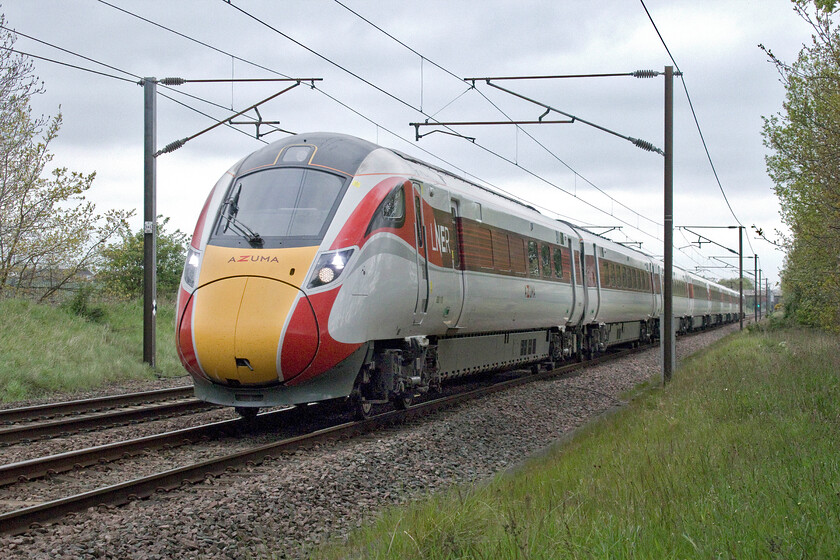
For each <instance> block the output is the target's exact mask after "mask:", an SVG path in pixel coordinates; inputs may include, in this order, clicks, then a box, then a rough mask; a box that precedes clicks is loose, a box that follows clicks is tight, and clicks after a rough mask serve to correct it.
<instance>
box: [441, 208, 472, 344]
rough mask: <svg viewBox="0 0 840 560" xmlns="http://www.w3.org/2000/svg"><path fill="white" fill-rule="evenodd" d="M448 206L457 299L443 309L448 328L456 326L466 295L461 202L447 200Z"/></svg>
mask: <svg viewBox="0 0 840 560" xmlns="http://www.w3.org/2000/svg"><path fill="white" fill-rule="evenodd" d="M449 208H450V211H451V213H452V234H453V235H454V236H455V244H454V247H452V248H451V250H452V274H454V275H455V277H456V280H457V281H456V284H457V298H458V299H457V301H455V302H453V304H452V305H451V306H450V307H449V308H448V312H446V311H444V321H443V322H444V324H446V326H447V327H449V328H450V329H453V328H458V322H459V321H460V320H461V313H463V311H464V299H466V295H467V284H466V277H465V276H464V267H463V265H462V263H463V262H464V246H463V245H462V244H461V204H460V202H459V201H458V200H457V199H454V198H453V199H451V200H450V201H449Z"/></svg>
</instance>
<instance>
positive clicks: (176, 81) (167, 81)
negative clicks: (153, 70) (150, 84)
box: [158, 78, 187, 86]
mask: <svg viewBox="0 0 840 560" xmlns="http://www.w3.org/2000/svg"><path fill="white" fill-rule="evenodd" d="M158 83H159V84H162V85H165V86H182V85H184V84H185V83H187V80H185V79H184V78H162V79H160V80H158Z"/></svg>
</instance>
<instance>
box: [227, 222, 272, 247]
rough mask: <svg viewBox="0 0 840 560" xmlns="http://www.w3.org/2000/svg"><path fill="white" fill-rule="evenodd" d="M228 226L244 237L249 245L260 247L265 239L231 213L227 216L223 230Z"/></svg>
mask: <svg viewBox="0 0 840 560" xmlns="http://www.w3.org/2000/svg"><path fill="white" fill-rule="evenodd" d="M228 227H230V229H232V230H233V231H235V232H236V233H238V234H239V235H241V236H242V237H244V238H245V239H246V240H247V241H248V243H250V244H251V247H257V248H262V246H263V244H264V243H265V240H264V239H263V238H262V237H261V236H260V234H259V233H257V232H255V231H254V230H252V229H251V228H249V227H248V226H246V225H245V224H243V223H242V222H240V221H239V220H237V219H236V218H234V217H233V216H232V215H231V216H228V222H227V224H226V225H225V231H227V229H228Z"/></svg>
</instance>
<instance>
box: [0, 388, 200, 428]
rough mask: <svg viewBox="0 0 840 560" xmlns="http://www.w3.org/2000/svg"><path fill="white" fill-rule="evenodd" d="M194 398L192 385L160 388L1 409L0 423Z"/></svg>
mask: <svg viewBox="0 0 840 560" xmlns="http://www.w3.org/2000/svg"><path fill="white" fill-rule="evenodd" d="M192 395H193V387H192V385H185V386H183V387H174V388H171V389H157V390H154V391H141V392H136V393H125V394H121V395H108V396H104V397H93V398H90V399H79V400H73V401H65V402H56V403H46V404H39V405H35V406H25V407H20V408H7V409H5V410H0V423H2V424H11V423H14V422H22V421H31V420H40V419H45V418H53V417H55V416H61V415H67V414H79V413H84V412H97V411H100V410H104V409H107V408H117V407H123V406H131V405H137V404H146V403H152V402H159V401H164V400H171V399H183V398H188V397H191V396H192Z"/></svg>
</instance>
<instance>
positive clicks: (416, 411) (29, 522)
mask: <svg viewBox="0 0 840 560" xmlns="http://www.w3.org/2000/svg"><path fill="white" fill-rule="evenodd" d="M645 348H647V347H642V348H637V349H630V350H622V351H619V352H615V353H611V354H607V355H604V356H601V357H598V358H595V359H592V360H587V361H584V362H574V363H571V364H568V365H565V366H562V367H559V368H557V369H553V370H550V371H545V372H541V373H537V374H532V375H522V376H520V377H516V378H513V379H508V380H506V381H501V382H498V383H494V384H492V385H489V386H485V387H479V388H477V389H472V390H469V391H466V392H461V393H456V394H453V395H448V396H443V397H441V398H434V399H432V400H428V401H426V402H422V403H419V404H416V405H414V406H412V407H410V408H408V409H406V410H393V411H389V412H385V413H382V414H378V415H375V416H373V417H371V418H368V419H366V420H361V421H352V422H342V423H340V424H338V425H334V426H331V427H327V428H323V429H318V430H315V431H313V432H310V433H307V434H304V435H299V436H295V437H289V438H284V439H282V440H280V441H276V442H272V443H268V444H263V445H257V446H254V447H251V448H249V449H245V450H242V451H239V452H236V453H231V454H228V455H224V456H220V457H215V458H212V459H209V460H205V461H201V462H198V463H195V464H192V465H187V466H183V467H179V468H175V469H171V470H166V471H162V472H158V473H155V474H152V475H149V476H143V477H139V478H136V479H134V480H130V481H126V482H122V483H118V484H114V485H110V486H105V487H102V488H98V489H95V490H91V491H87V492H83V493H80V494H77V495H74V496H68V497H65V498H60V499H56V500H52V501H49V502H46V503H42V504H39V505H34V506H30V507H26V508H22V509H19V510H16V511H11V512H7V513H4V514H0V532H2V533H6V534H12V535H14V534H21V533H24V532H26V531H27V530H29V529H30V528H33V527H38V526H40V525H42V524H46V523H49V522H53V521H56V520H58V519H61V518H62V517H63V516H65V515H67V514H70V513H74V512H79V511H83V510H85V509H87V508H89V507H95V506H102V505H104V506H117V505H121V504H124V503H127V502H129V501H131V500H135V499H142V498H146V497H148V496H151V495H152V494H154V493H156V492H160V491H168V490H172V489H175V488H178V487H179V486H181V485H182V484H184V483H186V482H189V483H197V482H201V481H203V480H205V479H206V478H208V477H214V476H218V475H221V474H222V473H224V472H225V471H226V470H227V469H231V468H233V469H235V468H237V467H241V466H243V465H246V464H259V463H261V462H262V461H264V460H266V459H267V458H270V457H279V456H281V455H283V454H286V453H289V452H292V451H295V450H297V449H300V448H304V447H309V446H313V445H315V444H322V443H325V442H330V441H335V440H338V439H346V438H351V437H354V436H357V435H360V434H365V433H369V432H373V431H376V430H378V429H381V428H382V427H383V426H387V425H392V424H399V423H403V422H407V421H410V420H414V419H417V418H421V417H423V416H427V415H429V414H432V413H434V412H436V411H439V410H442V409H445V408H448V407H451V406H455V405H457V404H460V403H463V402H466V401H469V400H473V399H477V398H481V397H485V396H487V395H489V394H491V393H495V392H498V391H504V390H507V389H510V388H512V387H516V386H519V385H522V384H524V383H530V382H533V381H536V380H540V379H547V378H550V377H555V376H558V375H563V374H567V373H570V372H572V371H574V370H577V369H580V368H583V367H587V366H590V365H595V364H597V363H601V362H605V361H610V360H615V359H618V358H621V357H624V356H626V355H628V354H631V353H634V352H638V351H639V350H642V349H645ZM289 412H292V411H289V410H279V411H272V412H265V413H262V414H260V415H259V416H258V417H257V421H258V423H259V424H269V423H271V422H272V421H273V420H274V419H276V418H278V417H279V416H280V415H282V414H284V413H289ZM243 425H244V424H243V420H242V419H236V420H229V421H223V422H216V423H214V424H209V425H205V426H198V427H195V428H189V429H185V430H178V431H175V432H170V433H168V434H161V435H159V436H149V437H146V438H138V439H137V440H131V441H127V442H118V443H113V444H109V445H105V446H101V447H98V448H90V449H87V450H81V451H77V452H69V453H64V454H60V455H56V456H52V457H47V458H43V459H33V460H30V461H23V462H21V463H16V464H11V465H6V466H4V467H0V485H8V484H12V483H14V482H16V481H18V480H27V479H31V478H34V477H37V476H44V475H47V474H51V473H52V472H61V471H66V470H70V469H72V468H78V467H81V466H85V465H92V464H95V463H99V462H101V461H103V460H114V459H118V458H120V457H124V456H130V455H132V454H137V453H140V452H142V451H144V450H145V449H149V448H153V447H163V446H166V445H170V446H171V445H179V444H183V443H186V442H190V441H195V440H198V439H202V438H207V437H214V436H218V435H219V434H223V433H232V432H231V431H232V430H233V431H235V430H237V429H241V427H242V426H243Z"/></svg>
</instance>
